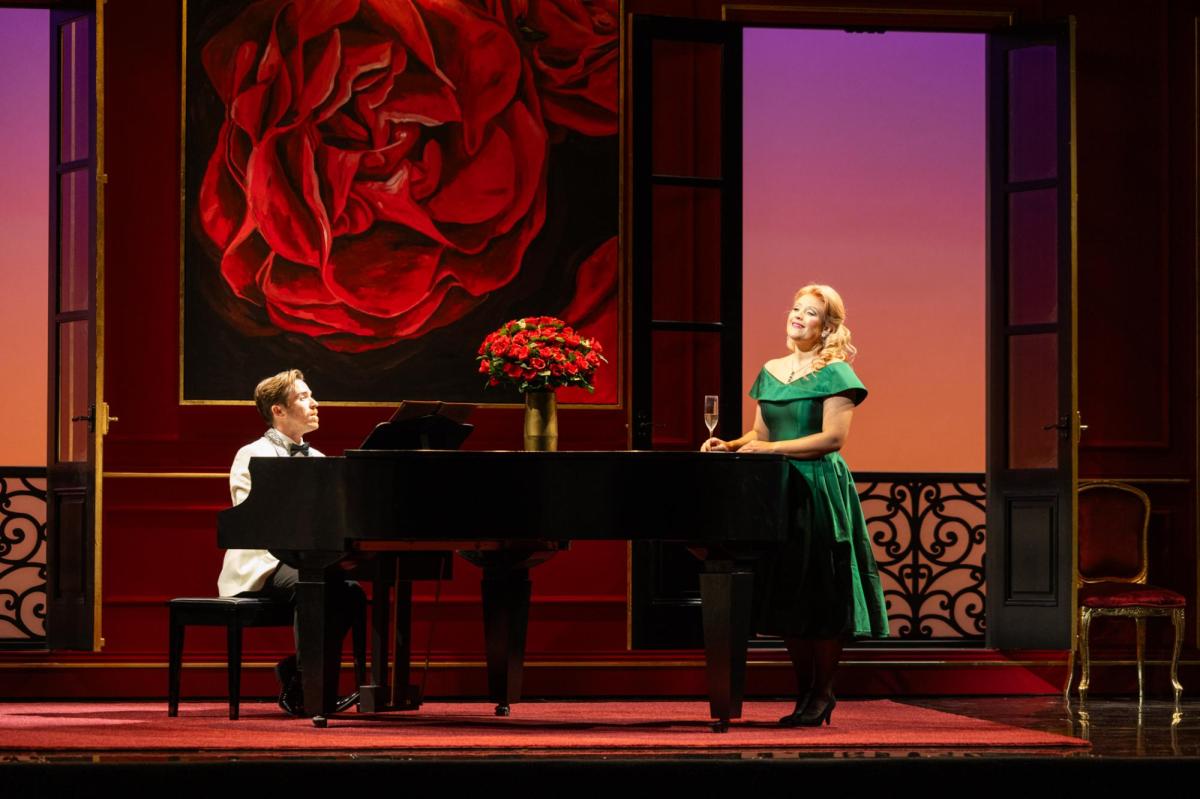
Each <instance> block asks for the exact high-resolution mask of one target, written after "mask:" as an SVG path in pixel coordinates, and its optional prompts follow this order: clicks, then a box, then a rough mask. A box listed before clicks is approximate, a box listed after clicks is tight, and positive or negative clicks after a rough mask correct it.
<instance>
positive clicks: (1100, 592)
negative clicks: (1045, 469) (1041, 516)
mask: <svg viewBox="0 0 1200 799" xmlns="http://www.w3.org/2000/svg"><path fill="white" fill-rule="evenodd" d="M1149 523H1150V498H1149V497H1148V496H1146V493H1145V492H1144V491H1140V490H1138V489H1137V488H1134V487H1133V486H1131V485H1128V484H1126V483H1119V482H1115V481H1112V480H1081V481H1080V482H1079V564H1078V566H1077V568H1076V572H1075V585H1076V590H1077V592H1078V598H1079V630H1078V634H1077V636H1076V639H1075V646H1074V648H1073V649H1072V650H1071V656H1070V658H1069V659H1068V661H1067V669H1068V671H1067V686H1066V688H1065V690H1064V694H1065V695H1067V696H1068V697H1069V696H1070V693H1071V680H1072V679H1073V678H1074V676H1075V652H1076V651H1079V652H1080V653H1081V654H1082V663H1081V664H1080V675H1079V698H1080V699H1081V700H1084V699H1087V691H1088V684H1089V682H1090V678H1091V661H1090V653H1089V651H1088V632H1089V630H1090V628H1091V624H1092V619H1094V618H1096V617H1097V616H1116V617H1120V618H1127V619H1133V620H1134V621H1135V622H1136V623H1137V677H1138V702H1141V701H1142V697H1143V694H1144V681H1143V678H1142V665H1143V659H1144V650H1145V646H1146V619H1147V618H1150V617H1152V616H1170V617H1171V621H1172V623H1173V624H1174V625H1175V648H1174V651H1173V652H1172V654H1171V685H1172V686H1174V688H1175V702H1176V703H1177V704H1178V702H1179V698H1180V696H1181V695H1182V694H1183V686H1182V685H1180V684H1179V673H1178V670H1179V650H1180V647H1181V645H1182V644H1183V622H1184V611H1185V608H1186V606H1187V600H1186V599H1185V598H1184V597H1183V596H1182V595H1181V594H1178V593H1176V592H1174V591H1172V590H1170V589H1167V588H1159V587H1157V586H1153V585H1148V584H1147V583H1146V574H1147V572H1148V571H1149V562H1148V554H1147V553H1148V544H1147V540H1146V538H1147V536H1146V532H1147V529H1148V527H1149Z"/></svg>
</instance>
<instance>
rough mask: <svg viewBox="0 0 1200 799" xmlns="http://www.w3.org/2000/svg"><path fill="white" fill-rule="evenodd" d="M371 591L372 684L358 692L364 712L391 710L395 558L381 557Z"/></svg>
mask: <svg viewBox="0 0 1200 799" xmlns="http://www.w3.org/2000/svg"><path fill="white" fill-rule="evenodd" d="M376 568H377V571H376V573H375V574H374V575H372V576H373V577H374V583H375V585H374V588H373V589H372V592H371V682H370V684H369V685H363V686H360V687H359V689H358V707H359V710H361V711H362V712H363V713H378V712H380V711H382V710H386V709H388V707H389V706H390V705H391V702H392V697H391V691H390V689H389V686H388V656H389V652H390V651H391V643H390V642H389V641H388V635H389V634H390V632H391V610H392V607H391V605H392V586H393V585H395V583H396V569H397V568H398V567H397V563H396V558H395V557H387V556H384V555H380V556H379V558H378V563H377V564H376Z"/></svg>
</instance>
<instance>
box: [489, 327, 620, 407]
mask: <svg viewBox="0 0 1200 799" xmlns="http://www.w3.org/2000/svg"><path fill="white" fill-rule="evenodd" d="M603 351H604V348H603V347H601V346H600V342H599V341H596V339H594V338H584V337H583V336H580V335H579V334H578V333H577V332H575V331H574V330H573V329H571V327H570V326H568V325H567V323H566V322H564V321H563V320H561V319H555V318H554V317H552V316H527V317H525V318H524V319H514V320H513V321H511V322H509V323H508V324H506V325H504V326H502V327H501V328H500V329H499V330H497V331H496V332H495V333H489V334H488V337H487V338H485V339H484V340H483V343H482V344H480V345H479V354H478V357H477V360H478V361H479V373H480V374H485V375H488V383H487V384H488V385H489V386H498V385H500V381H501V380H508V381H510V382H512V383H515V384H516V386H517V389H518V390H520V391H545V390H548V389H555V388H563V387H564V386H578V387H579V388H586V389H587V390H588V391H594V390H595V388H594V387H593V386H592V375H593V374H594V373H595V371H596V367H597V366H599V365H600V364H601V363H608V359H607V358H605V357H604V356H603V355H601V353H602V352H603Z"/></svg>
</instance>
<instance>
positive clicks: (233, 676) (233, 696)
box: [225, 619, 242, 721]
mask: <svg viewBox="0 0 1200 799" xmlns="http://www.w3.org/2000/svg"><path fill="white" fill-rule="evenodd" d="M225 631H226V632H225V637H226V641H227V644H226V648H227V649H228V660H229V666H228V668H229V719H230V720H231V721H237V719H238V711H239V709H240V705H241V689H242V620H241V619H233V620H232V621H230V622H229V626H228V627H226V628H225Z"/></svg>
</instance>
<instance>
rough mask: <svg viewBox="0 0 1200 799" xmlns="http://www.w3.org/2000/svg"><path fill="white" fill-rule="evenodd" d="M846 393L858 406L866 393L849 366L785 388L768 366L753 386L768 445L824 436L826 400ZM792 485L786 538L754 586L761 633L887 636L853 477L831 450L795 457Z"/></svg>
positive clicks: (832, 367)
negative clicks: (790, 522) (790, 535)
mask: <svg viewBox="0 0 1200 799" xmlns="http://www.w3.org/2000/svg"><path fill="white" fill-rule="evenodd" d="M835 394H845V395H846V396H848V397H850V399H851V400H853V401H854V404H855V405H858V404H859V403H860V402H862V401H863V400H864V399H866V396H867V389H866V387H865V386H864V385H863V384H862V382H861V381H860V380H859V379H858V376H857V375H855V374H854V370H853V369H851V368H850V364H848V363H846V362H844V361H834V362H833V363H831V364H829V365H828V366H826V367H824V368H823V369H819V370H818V371H816V372H814V373H812V374H809V375H807V376H805V377H802V378H800V379H798V380H795V381H793V382H791V383H782V382H780V381H779V380H778V379H777V378H775V377H774V376H773V375H772V374H771V373H770V372H768V371H767V370H766V369H765V368H764V369H763V370H762V371H761V372H760V373H759V375H758V379H757V380H755V381H754V385H753V387H751V389H750V396H751V397H753V398H754V399H756V400H758V407H759V409H760V410H761V411H762V417H763V421H764V422H765V423H766V425H767V429H768V430H769V431H770V434H771V440H772V441H785V440H788V439H793V438H802V437H804V436H808V435H812V434H813V433H819V432H821V425H822V411H823V407H822V406H823V405H824V401H825V398H826V397H830V396H833V395H835ZM791 464H792V467H793V468H794V469H795V470H796V472H797V474H798V475H799V476H800V477H801V478H802V479H801V480H799V481H796V489H795V490H796V492H797V494H796V496H795V497H794V499H793V505H794V507H795V508H796V518H795V520H794V528H793V529H795V531H796V533H795V536H794V537H793V539H792V540H791V541H788V542H786V543H785V544H783V545H782V547H781V549H780V551H779V552H778V553H777V554H773V555H772V557H770V558H767V559H765V560H764V562H763V564H762V567H761V568H760V569H759V574H758V577H757V578H756V580H755V582H756V584H757V586H758V590H756V592H755V593H756V598H757V600H758V601H757V602H756V605H757V606H758V607H757V610H756V617H757V629H758V632H760V633H763V634H767V635H780V636H789V637H792V636H794V637H799V638H839V637H842V638H844V637H860V638H864V637H869V638H883V637H886V636H887V634H888V619H887V608H886V605H885V604H884V599H883V590H882V589H881V587H880V584H879V572H878V569H877V568H876V566H875V556H874V554H872V552H871V541H870V539H869V537H868V535H867V525H866V520H865V519H864V518H863V511H862V505H861V504H860V503H859V501H858V492H857V491H856V490H855V487H854V478H853V477H852V476H851V475H850V469H849V468H848V467H847V466H846V462H845V461H844V460H842V456H841V455H840V454H838V453H836V452H831V453H829V454H828V455H823V456H821V457H820V458H817V459H815V460H800V459H792V461H791Z"/></svg>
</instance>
